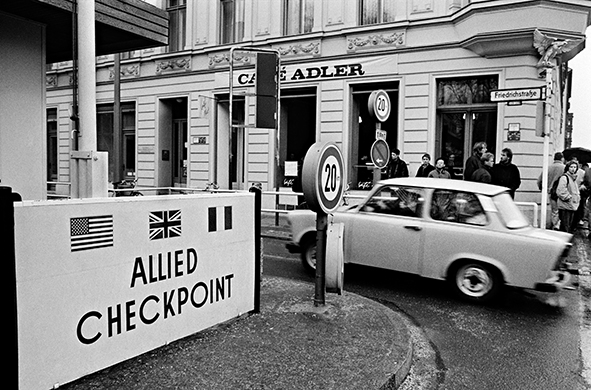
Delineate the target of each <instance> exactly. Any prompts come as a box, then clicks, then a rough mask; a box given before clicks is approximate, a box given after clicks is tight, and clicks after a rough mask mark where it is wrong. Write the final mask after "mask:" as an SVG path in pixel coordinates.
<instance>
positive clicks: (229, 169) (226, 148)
mask: <svg viewBox="0 0 591 390" xmlns="http://www.w3.org/2000/svg"><path fill="white" fill-rule="evenodd" d="M217 101H218V104H217V118H216V157H215V158H216V164H215V166H216V172H215V178H214V181H216V183H217V184H218V185H219V186H220V188H222V189H232V190H242V189H244V188H245V187H246V163H245V162H246V134H245V127H244V122H245V108H244V107H245V101H244V98H243V97H234V99H233V107H232V116H233V117H234V118H233V120H232V125H231V126H230V100H229V96H228V95H222V96H220V97H218V98H217Z"/></svg>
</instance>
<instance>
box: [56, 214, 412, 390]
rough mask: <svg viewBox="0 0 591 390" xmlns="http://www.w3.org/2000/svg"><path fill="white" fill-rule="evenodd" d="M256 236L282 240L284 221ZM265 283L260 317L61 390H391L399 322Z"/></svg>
mask: <svg viewBox="0 0 591 390" xmlns="http://www.w3.org/2000/svg"><path fill="white" fill-rule="evenodd" d="M268 222H269V221H264V222H263V227H262V232H261V233H262V235H263V236H274V237H281V238H284V239H286V238H287V237H288V233H287V229H286V225H285V223H284V222H285V221H284V220H283V221H282V223H281V224H280V226H275V225H274V224H273V223H271V224H270V223H268ZM313 298H314V285H313V284H311V283H304V282H297V281H293V280H290V279H284V278H278V277H269V276H264V277H263V280H262V283H261V310H260V313H258V314H251V315H244V316H242V317H240V318H237V319H234V320H231V321H228V322H226V323H224V324H219V325H217V326H214V327H212V328H210V329H208V330H205V331H202V332H200V333H197V334H194V335H192V336H189V337H187V338H184V339H182V340H179V341H176V342H174V343H171V344H169V345H167V346H164V347H161V348H159V349H157V350H154V351H152V352H148V353H146V354H144V355H141V356H138V357H136V358H133V359H130V360H127V361H125V362H123V363H121V364H118V365H115V366H113V367H110V368H107V369H105V370H103V371H100V372H98V373H95V374H91V375H89V376H87V377H84V378H82V379H79V380H77V381H75V382H72V383H70V384H67V385H64V386H62V387H61V388H63V389H67V390H79V389H89V388H92V389H118V390H119V389H121V390H131V389H339V390H343V389H396V388H397V387H398V386H399V385H400V383H401V382H402V381H403V380H404V378H405V377H406V375H407V373H408V372H409V370H410V366H411V363H412V355H413V346H412V342H411V338H410V333H409V330H408V329H407V327H406V325H405V323H404V322H403V319H402V317H401V314H399V313H397V312H395V311H393V310H391V309H389V308H387V307H386V306H384V305H382V304H379V303H377V302H375V301H373V300H370V299H367V298H364V297H361V296H359V295H356V294H352V293H349V292H343V295H336V294H326V305H324V306H320V307H315V306H314V303H313Z"/></svg>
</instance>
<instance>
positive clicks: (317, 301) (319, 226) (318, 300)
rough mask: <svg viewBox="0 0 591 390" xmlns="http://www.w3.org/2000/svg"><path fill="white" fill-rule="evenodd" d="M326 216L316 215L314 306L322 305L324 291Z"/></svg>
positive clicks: (323, 214)
mask: <svg viewBox="0 0 591 390" xmlns="http://www.w3.org/2000/svg"><path fill="white" fill-rule="evenodd" d="M327 226H328V215H327V214H325V213H321V212H319V213H317V214H316V282H315V293H314V306H317V307H318V306H320V305H324V304H325V303H326V301H325V290H326V279H325V275H326V229H327Z"/></svg>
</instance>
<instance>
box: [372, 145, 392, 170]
mask: <svg viewBox="0 0 591 390" xmlns="http://www.w3.org/2000/svg"><path fill="white" fill-rule="evenodd" d="M370 156H371V162H372V163H373V165H375V166H376V168H379V169H382V168H385V167H386V165H388V162H389V161H390V147H389V146H388V143H387V142H386V141H384V140H383V139H377V140H375V142H374V143H373V145H371V152H370Z"/></svg>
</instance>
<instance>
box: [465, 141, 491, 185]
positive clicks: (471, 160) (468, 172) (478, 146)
mask: <svg viewBox="0 0 591 390" xmlns="http://www.w3.org/2000/svg"><path fill="white" fill-rule="evenodd" d="M484 153H486V142H476V143H475V144H474V148H472V155H471V156H470V157H468V159H467V160H466V164H465V165H464V180H466V181H474V180H473V179H472V176H473V174H474V172H475V171H476V170H477V169H480V168H482V162H481V161H480V158H481V157H482V155H483V154H484Z"/></svg>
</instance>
